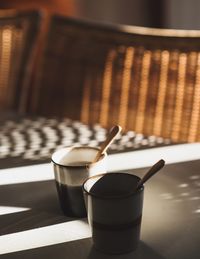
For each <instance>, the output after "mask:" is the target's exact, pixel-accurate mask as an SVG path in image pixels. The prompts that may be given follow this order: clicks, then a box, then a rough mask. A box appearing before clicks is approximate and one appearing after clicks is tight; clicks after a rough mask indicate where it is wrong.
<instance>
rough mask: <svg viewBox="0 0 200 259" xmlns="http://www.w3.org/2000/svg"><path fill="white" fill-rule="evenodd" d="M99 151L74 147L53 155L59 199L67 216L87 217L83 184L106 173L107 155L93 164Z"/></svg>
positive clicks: (86, 147)
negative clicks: (92, 177)
mask: <svg viewBox="0 0 200 259" xmlns="http://www.w3.org/2000/svg"><path fill="white" fill-rule="evenodd" d="M98 151H99V149H98V148H95V147H89V146H72V147H66V148H63V149H60V150H58V151H56V152H54V153H53V155H52V163H53V168H54V175H55V182H56V187H57V192H58V198H59V202H60V206H61V209H62V211H63V213H64V214H65V215H66V216H69V217H86V216H87V212H86V208H85V203H84V199H83V192H82V184H83V182H84V181H85V179H87V178H88V177H91V176H94V175H96V174H98V173H106V157H107V154H106V153H105V154H102V156H101V157H100V159H99V160H98V161H97V162H95V163H93V161H94V159H95V157H96V155H97V152H98Z"/></svg>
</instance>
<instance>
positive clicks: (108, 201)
mask: <svg viewBox="0 0 200 259" xmlns="http://www.w3.org/2000/svg"><path fill="white" fill-rule="evenodd" d="M139 180H140V178H139V177H137V176H135V175H131V174H127V173H107V174H101V175H97V176H94V177H90V178H88V179H87V180H86V181H85V182H84V183H83V193H84V199H85V204H86V208H87V213H88V221H89V225H90V227H91V231H92V239H93V243H94V247H95V248H96V249H97V250H100V251H101V252H104V253H108V254H123V253H128V252H131V251H133V250H135V249H136V248H137V245H138V242H139V239H140V226H141V219H142V208H143V192H144V187H143V186H142V187H141V188H140V189H139V190H137V191H135V187H136V185H137V183H138V181H139Z"/></svg>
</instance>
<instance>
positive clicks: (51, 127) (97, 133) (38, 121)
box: [0, 117, 171, 161]
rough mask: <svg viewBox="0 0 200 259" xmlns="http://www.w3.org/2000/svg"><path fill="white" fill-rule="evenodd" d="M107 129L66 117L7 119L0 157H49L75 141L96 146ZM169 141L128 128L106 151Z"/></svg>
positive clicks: (0, 133) (1, 129) (1, 135)
mask: <svg viewBox="0 0 200 259" xmlns="http://www.w3.org/2000/svg"><path fill="white" fill-rule="evenodd" d="M107 134H108V131H107V130H106V129H104V128H102V127H101V126H100V125H97V124H96V125H94V126H92V127H89V126H88V125H85V124H83V123H81V122H78V121H72V120H70V119H68V118H64V119H55V118H42V117H39V118H34V119H30V118H26V119H21V120H18V121H14V120H6V121H4V122H3V123H2V124H1V126H0V160H2V159H6V158H10V161H12V158H13V159H14V158H21V159H22V160H29V161H42V160H49V159H50V157H51V154H52V153H53V152H54V151H55V150H57V149H59V148H62V147H65V146H70V145H74V144H80V145H89V146H99V145H100V144H101V143H102V142H103V141H104V140H105V138H106V135H107ZM169 144H171V142H170V140H168V139H163V138H158V137H155V136H148V137H145V136H143V135H142V134H136V133H135V132H133V131H128V132H126V133H123V134H121V135H119V136H118V137H117V139H116V140H115V141H114V142H113V144H112V145H111V146H110V148H109V153H117V152H124V151H129V150H138V149H144V148H147V147H148V148H149V147H155V146H156V147H157V146H163V145H169Z"/></svg>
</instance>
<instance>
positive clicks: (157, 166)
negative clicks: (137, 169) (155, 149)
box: [136, 159, 165, 190]
mask: <svg viewBox="0 0 200 259" xmlns="http://www.w3.org/2000/svg"><path fill="white" fill-rule="evenodd" d="M164 165H165V161H164V160H163V159H161V160H159V161H158V162H157V163H156V164H154V165H153V166H152V167H151V168H150V169H149V171H148V172H147V173H146V174H145V175H144V177H143V178H142V179H141V180H140V181H139V182H138V184H137V186H136V190H137V189H139V188H140V187H141V186H142V185H143V184H144V183H145V182H146V181H147V180H148V179H149V178H150V177H152V176H153V175H154V174H155V173H157V172H158V171H159V170H160V169H161V168H163V166H164Z"/></svg>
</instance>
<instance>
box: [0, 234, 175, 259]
mask: <svg viewBox="0 0 200 259" xmlns="http://www.w3.org/2000/svg"><path fill="white" fill-rule="evenodd" d="M47 257H49V258H56V259H115V258H116V259H133V258H134V259H165V257H163V256H161V255H159V254H158V253H157V252H156V251H154V250H153V249H152V248H150V247H149V246H148V245H146V244H145V243H144V242H140V245H139V247H138V249H137V250H136V251H134V252H131V253H128V254H122V255H107V254H103V253H101V252H98V251H97V250H96V249H95V248H94V247H93V245H92V240H91V238H85V239H81V240H76V241H71V242H67V243H62V244H57V245H52V246H46V247H41V248H36V249H30V250H25V251H20V252H16V253H11V254H6V255H2V256H1V259H21V258H26V259H37V258H38V259H39V258H47ZM173 259H175V258H173Z"/></svg>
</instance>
